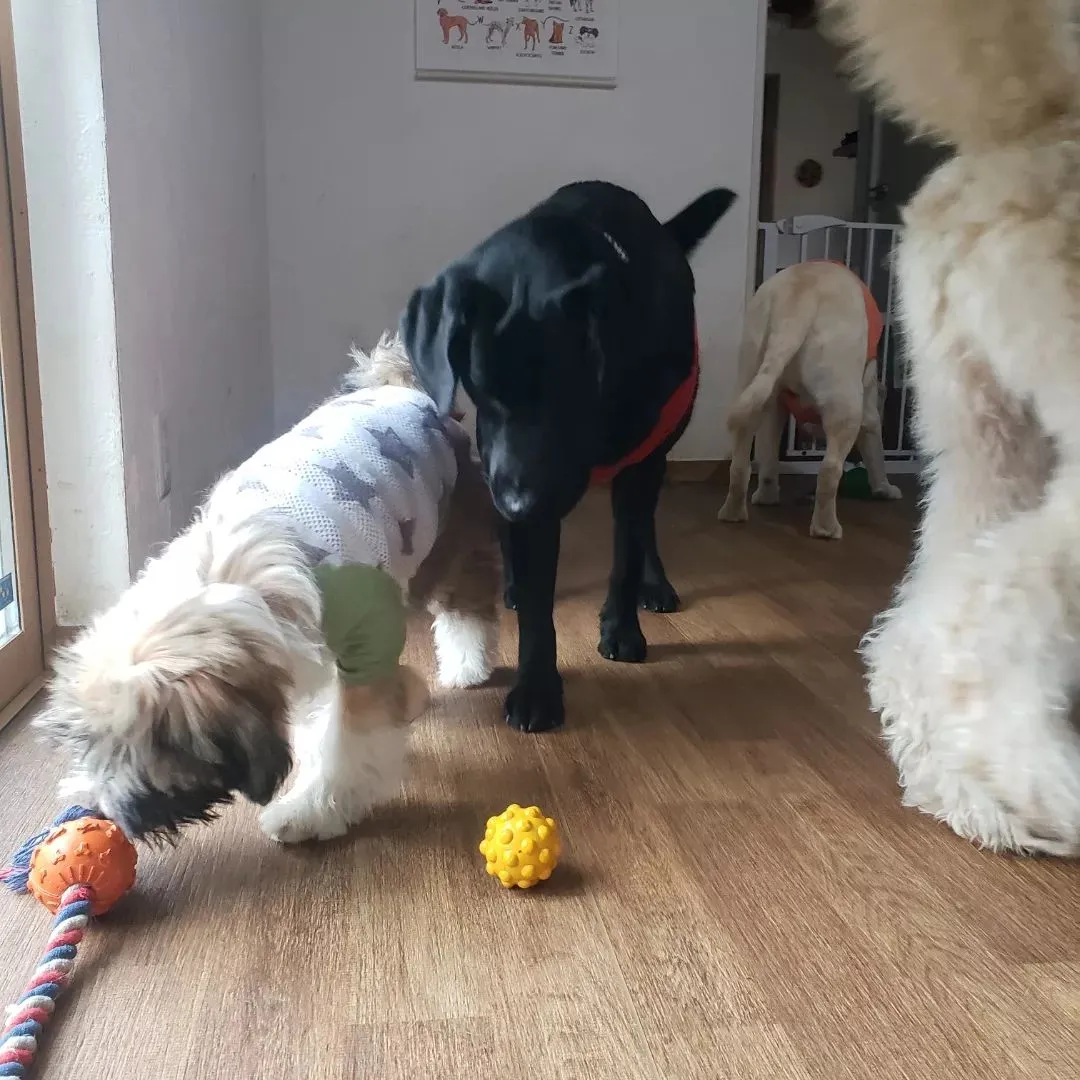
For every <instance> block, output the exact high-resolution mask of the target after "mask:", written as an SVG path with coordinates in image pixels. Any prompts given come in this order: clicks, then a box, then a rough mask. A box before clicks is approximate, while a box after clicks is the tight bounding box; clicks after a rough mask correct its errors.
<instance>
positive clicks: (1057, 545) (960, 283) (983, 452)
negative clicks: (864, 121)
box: [826, 0, 1080, 855]
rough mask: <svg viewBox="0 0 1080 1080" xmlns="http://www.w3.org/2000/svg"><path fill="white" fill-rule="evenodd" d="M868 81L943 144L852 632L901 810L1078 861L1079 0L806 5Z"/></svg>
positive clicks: (921, 235) (913, 281)
mask: <svg viewBox="0 0 1080 1080" xmlns="http://www.w3.org/2000/svg"><path fill="white" fill-rule="evenodd" d="M826 6H827V7H829V8H831V9H832V10H833V11H834V13H837V14H839V15H840V16H841V21H842V24H843V25H842V33H843V34H844V36H846V37H847V39H848V40H850V41H853V42H854V43H855V44H856V46H857V50H856V52H857V56H858V58H859V61H860V67H861V70H862V73H863V75H864V77H865V79H866V81H867V82H873V83H874V84H876V85H877V86H879V87H880V88H881V89H882V90H883V91H884V96H885V98H886V100H887V102H888V103H889V104H890V105H891V106H892V107H893V108H894V109H895V110H896V112H897V113H898V114H899V115H901V116H903V117H905V118H906V119H908V120H910V121H912V122H913V123H915V124H917V125H918V126H919V128H920V129H921V130H922V131H924V132H927V133H930V134H932V135H934V136H937V137H938V138H940V139H943V140H947V141H948V142H950V143H952V144H954V145H955V146H956V147H957V148H958V151H959V152H958V154H957V156H956V158H955V159H954V160H952V161H950V162H948V163H947V164H945V165H944V166H942V167H941V168H940V169H938V171H937V172H936V173H934V175H933V176H931V177H930V179H929V180H928V181H927V182H926V184H925V186H924V187H923V189H922V190H921V191H920V192H919V194H918V195H917V196H916V198H915V199H914V200H913V202H912V203H911V205H910V207H909V208H908V210H907V211H906V214H905V224H906V235H905V238H904V241H903V245H902V249H901V252H900V262H899V274H900V283H901V300H902V311H903V318H904V319H905V323H906V327H907V331H908V339H909V343H910V347H911V364H912V368H911V377H912V379H913V381H914V385H915V392H916V400H917V404H918V412H917V431H918V438H919V441H920V444H921V448H922V450H923V452H924V454H925V455H926V457H927V460H928V462H929V470H930V487H929V491H928V495H927V503H926V514H925V517H924V520H923V523H922V529H921V532H920V535H919V540H918V547H917V550H916V553H915V555H914V558H913V561H912V564H911V567H910V569H909V572H908V575H907V578H906V580H905V581H904V583H903V584H902V586H901V587H900V589H899V592H898V595H897V598H896V601H895V605H894V607H893V608H892V610H891V611H889V612H887V613H886V614H885V615H883V616H882V617H881V619H880V621H879V623H878V625H877V627H876V629H875V630H874V631H873V632H872V633H871V635H870V636H869V637H868V639H867V641H866V643H865V656H866V660H867V662H868V664H869V679H870V694H871V698H872V701H873V705H874V707H875V708H876V709H877V710H878V711H880V713H881V716H882V722H883V726H884V731H885V736H886V738H887V740H888V744H889V748H890V751H891V753H892V756H893V758H894V760H895V761H896V764H897V765H898V766H899V770H900V779H901V783H902V785H903V788H904V794H905V799H906V801H907V802H908V803H909V804H911V805H915V806H918V807H920V808H921V809H923V810H925V811H926V812H928V813H930V814H933V815H935V816H936V817H938V818H940V819H942V820H944V821H946V822H948V824H949V825H950V826H952V828H953V829H954V830H955V831H956V832H958V833H959V834H960V835H962V836H965V837H969V838H970V839H972V840H974V841H976V842H977V843H979V844H982V845H986V846H988V847H990V848H994V849H1012V850H1016V851H1029V852H1045V853H1049V854H1055V855H1075V854H1077V853H1080V733H1078V730H1077V726H1076V721H1075V717H1074V712H1073V705H1074V702H1075V699H1076V690H1077V683H1078V679H1080V422H1078V417H1080V47H1078V37H1077V35H1078V20H1077V16H1078V4H1077V2H1076V0H1023V2H1020V0H904V2H902V3H898V2H897V0H827V5H826Z"/></svg>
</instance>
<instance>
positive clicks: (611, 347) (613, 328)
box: [548, 263, 627, 393]
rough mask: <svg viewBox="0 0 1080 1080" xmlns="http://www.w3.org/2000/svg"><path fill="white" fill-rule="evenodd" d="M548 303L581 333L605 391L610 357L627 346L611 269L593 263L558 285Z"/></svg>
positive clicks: (575, 331) (601, 387)
mask: <svg viewBox="0 0 1080 1080" xmlns="http://www.w3.org/2000/svg"><path fill="white" fill-rule="evenodd" d="M548 304H549V306H550V307H552V308H553V309H555V310H557V311H558V313H559V316H560V318H561V319H562V320H563V323H564V325H565V326H566V327H568V328H569V329H570V331H571V332H572V333H575V334H580V335H581V336H580V338H579V340H580V341H581V342H582V344H583V347H584V348H585V350H586V353H587V355H588V356H589V357H590V358H591V360H592V362H593V363H594V364H595V366H596V383H597V387H598V388H599V389H600V391H601V393H603V388H604V373H605V370H606V368H607V359H608V357H609V356H613V355H615V354H616V353H618V352H621V351H624V350H625V349H626V348H627V343H626V342H624V340H623V338H624V334H625V327H624V322H623V320H624V318H625V316H624V315H622V314H621V313H619V312H618V311H617V310H616V308H615V306H613V305H612V303H611V290H610V287H609V279H608V273H607V271H606V270H605V269H604V266H603V264H602V263H593V265H592V266H590V267H589V269H588V270H586V271H585V273H584V274H582V275H581V277H579V278H575V279H574V280H573V281H571V282H569V283H568V284H566V285H563V286H562V287H561V288H559V289H556V290H555V291H554V292H553V293H552V294H551V295H550V296H549V297H548Z"/></svg>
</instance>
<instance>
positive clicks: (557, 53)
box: [416, 0, 618, 86]
mask: <svg viewBox="0 0 1080 1080" xmlns="http://www.w3.org/2000/svg"><path fill="white" fill-rule="evenodd" d="M617 2H618V0H416V75H417V78H428V79H453V78H458V79H480V80H489V81H496V82H542V83H560V82H565V83H568V84H570V85H574V86H614V85H615V77H616V74H617V69H618V40H617V38H618V35H617V26H618V21H617V19H618V16H617V9H616V5H617Z"/></svg>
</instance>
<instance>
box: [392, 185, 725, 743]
mask: <svg viewBox="0 0 1080 1080" xmlns="http://www.w3.org/2000/svg"><path fill="white" fill-rule="evenodd" d="M734 198H735V196H734V195H733V194H732V193H731V192H730V191H726V190H723V189H718V190H715V191H710V192H708V193H706V194H705V195H702V196H701V197H700V198H699V199H697V200H696V201H695V202H693V203H692V204H691V205H690V206H688V207H687V208H686V209H685V210H683V211H682V212H681V213H679V214H678V215H677V216H676V217H674V218H673V219H672V220H671V221H669V222H668V223H667V224H666V225H662V224H661V223H660V222H659V221H657V219H656V218H655V217H654V216H653V214H652V212H651V211H650V210H649V208H648V207H647V206H646V205H645V203H644V202H642V200H641V199H639V198H638V197H637V196H636V195H634V194H632V193H631V192H629V191H626V190H624V189H623V188H620V187H616V186H615V185H613V184H606V183H600V182H589V183H580V184H571V185H569V186H567V187H564V188H560V189H559V190H558V191H557V192H555V194H554V195H552V196H551V198H549V199H547V200H545V201H544V202H542V203H540V205H539V206H536V207H534V208H533V209H532V210H531V211H530V212H529V213H528V214H526V215H525V216H524V217H522V218H520V219H518V220H517V221H514V222H511V224H509V225H507V226H505V227H504V228H502V229H500V230H499V231H498V232H496V233H495V234H494V235H493V236H492V237H490V238H489V239H487V240H485V241H484V242H483V243H482V244H480V246H479V247H477V248H475V249H474V250H473V251H472V252H470V253H469V254H468V255H466V256H465V258H463V259H461V260H459V261H458V262H455V263H452V264H451V265H450V266H448V267H447V268H446V269H445V270H444V271H443V272H442V273H441V274H440V275H439V276H438V277H437V278H436V279H435V280H434V281H433V282H432V283H431V284H429V285H427V286H425V287H424V288H422V289H419V290H418V291H417V292H416V293H414V294H413V297H412V299H411V300H410V301H409V305H408V307H407V309H406V311H405V314H404V315H403V316H402V320H401V331H402V336H403V338H404V341H405V345H406V347H407V349H408V351H409V355H410V357H411V358H412V362H413V366H414V368H415V369H416V373H417V375H418V377H419V379H420V381H421V382H422V383H423V385H424V387H425V389H426V390H427V392H428V393H429V394H431V396H432V397H433V398H434V399H435V402H436V404H437V405H438V407H439V408H440V409H441V410H442V411H444V412H445V411H448V410H449V409H450V408H451V406H452V403H453V399H454V394H455V391H456V388H457V383H458V381H460V382H461V384H462V386H463V387H464V388H465V390H466V391H467V392H468V394H469V397H470V398H471V399H472V401H473V403H474V404H475V405H476V410H477V412H476V437H477V448H478V450H479V453H480V458H481V461H482V463H483V468H484V475H485V477H486V479H487V482H488V486H489V487H490V489H491V494H492V497H493V499H494V501H495V505H496V507H497V508H498V510H499V512H500V513H501V514H502V516H503V518H504V519H505V521H506V525H505V527H504V530H503V533H504V542H503V554H504V559H505V563H506V571H505V572H506V602H507V606H509V607H511V608H516V610H517V612H518V629H519V639H520V640H519V646H518V682H517V685H516V686H515V687H514V689H513V690H512V691H511V692H510V695H509V697H508V698H507V699H506V720H507V723H509V724H510V725H511V726H513V727H515V728H519V729H521V730H522V731H546V730H548V729H549V728H554V727H558V726H559V725H560V724H561V723H562V722H563V715H564V710H563V687H562V678H561V677H560V675H559V672H558V668H557V666H556V658H555V626H554V622H553V620H552V607H553V604H554V599H555V571H556V566H557V564H558V559H559V532H560V522H561V520H562V518H563V517H565V515H566V514H567V513H569V511H570V510H571V509H573V507H574V506H575V505H576V504H577V502H578V501H579V500H580V499H581V497H582V495H584V493H585V490H586V488H587V487H588V486H589V482H590V480H591V479H592V480H598V479H601V480H602V479H608V478H610V479H611V480H612V504H613V509H614V514H615V558H614V565H613V567H612V571H611V579H610V584H609V587H608V595H607V600H606V601H605V603H604V606H603V608H602V610H601V613H600V646H599V650H600V654H601V655H602V656H604V657H606V658H607V659H609V660H629V661H642V660H644V659H645V638H644V636H643V635H642V633H641V626H640V625H639V623H638V615H637V609H638V605H639V604H640V605H641V607H643V608H645V609H647V610H649V611H674V610H675V609H676V608H677V607H678V603H679V598H678V595H677V594H676V592H675V590H674V589H673V588H672V586H671V584H670V582H669V581H668V579H667V575H666V574H665V573H664V567H663V564H662V563H661V561H660V555H659V553H658V552H657V549H656V526H655V520H654V518H655V511H656V504H657V500H658V498H659V495H660V487H661V484H662V483H663V479H664V471H665V467H666V457H667V452H668V450H669V449H670V448H671V446H672V445H673V444H674V443H675V442H676V440H677V439H678V438H679V436H680V435H682V433H683V430H684V429H685V428H686V425H687V423H688V422H689V420H690V412H691V409H692V407H693V400H694V395H695V393H696V391H697V371H698V366H697V339H696V331H695V323H694V275H693V272H692V271H691V269H690V264H689V263H688V262H687V256H688V255H689V253H690V252H691V251H692V250H693V249H694V248H695V247H696V246H697V244H698V243H699V242H700V241H701V240H702V238H703V237H704V236H705V235H706V234H707V233H708V232H709V230H710V229H711V228H712V227H713V225H714V224H715V223H716V222H717V221H718V220H719V219H720V217H721V216H722V215H723V214H724V212H725V211H726V210H727V209H728V207H729V206H731V204H732V202H733V201H734Z"/></svg>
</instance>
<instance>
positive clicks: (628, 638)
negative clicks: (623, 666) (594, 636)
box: [596, 616, 648, 664]
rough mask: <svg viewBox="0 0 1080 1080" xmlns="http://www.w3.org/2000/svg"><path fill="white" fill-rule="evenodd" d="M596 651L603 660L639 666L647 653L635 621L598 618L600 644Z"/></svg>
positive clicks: (643, 637)
mask: <svg viewBox="0 0 1080 1080" xmlns="http://www.w3.org/2000/svg"><path fill="white" fill-rule="evenodd" d="M596 651H597V652H598V653H599V654H600V655H601V656H602V657H603V658H604V659H605V660H621V661H622V662H623V663H628V664H641V663H643V662H644V660H645V654H646V652H647V651H648V650H647V646H646V644H645V635H644V634H643V633H642V632H641V627H640V626H638V624H637V620H636V619H635V620H634V621H633V622H619V621H616V620H615V619H609V618H606V617H604V616H601V617H600V644H599V645H598V646H597V648H596Z"/></svg>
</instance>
